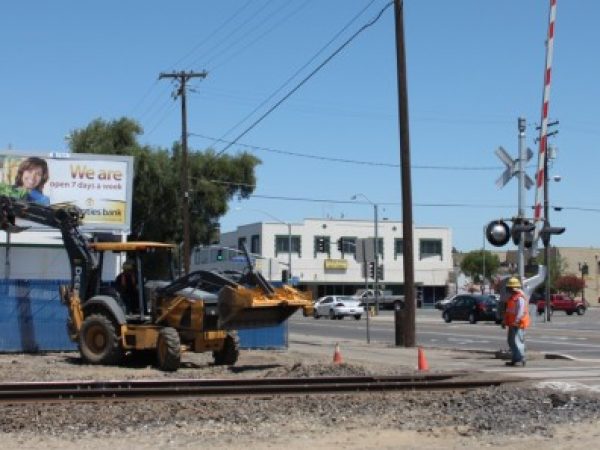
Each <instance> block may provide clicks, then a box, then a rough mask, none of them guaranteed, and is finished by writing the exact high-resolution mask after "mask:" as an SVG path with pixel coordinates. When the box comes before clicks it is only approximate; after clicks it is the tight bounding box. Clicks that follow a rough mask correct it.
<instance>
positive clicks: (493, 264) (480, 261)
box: [460, 250, 500, 281]
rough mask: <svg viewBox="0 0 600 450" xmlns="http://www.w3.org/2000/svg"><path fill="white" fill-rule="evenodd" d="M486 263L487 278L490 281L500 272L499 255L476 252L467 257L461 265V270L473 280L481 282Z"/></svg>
mask: <svg viewBox="0 0 600 450" xmlns="http://www.w3.org/2000/svg"><path fill="white" fill-rule="evenodd" d="M484 261H485V278H486V279H489V278H490V277H491V276H493V275H494V274H496V272H498V268H499V267H500V259H499V258H498V256H497V255H494V254H492V253H491V252H489V251H487V250H485V251H484V250H474V251H472V252H469V253H467V254H466V255H465V257H464V258H463V260H462V262H461V263H460V270H461V271H462V272H463V273H464V274H466V275H468V276H470V277H471V278H473V279H474V280H475V281H481V275H482V274H483V269H484V267H483V266H484Z"/></svg>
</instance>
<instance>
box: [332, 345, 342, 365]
mask: <svg viewBox="0 0 600 450" xmlns="http://www.w3.org/2000/svg"><path fill="white" fill-rule="evenodd" d="M342 362H343V360H342V353H341V352H340V344H338V343H336V344H335V352H333V363H334V364H342Z"/></svg>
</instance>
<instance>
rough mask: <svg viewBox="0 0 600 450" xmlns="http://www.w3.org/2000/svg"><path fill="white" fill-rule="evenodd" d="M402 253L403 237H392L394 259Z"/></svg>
mask: <svg viewBox="0 0 600 450" xmlns="http://www.w3.org/2000/svg"><path fill="white" fill-rule="evenodd" d="M402 255H404V239H394V259H398V257H402Z"/></svg>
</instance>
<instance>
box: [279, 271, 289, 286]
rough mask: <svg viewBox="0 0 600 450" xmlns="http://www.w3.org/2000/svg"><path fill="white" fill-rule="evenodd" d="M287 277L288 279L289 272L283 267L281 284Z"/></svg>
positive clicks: (284, 282) (285, 281) (286, 280)
mask: <svg viewBox="0 0 600 450" xmlns="http://www.w3.org/2000/svg"><path fill="white" fill-rule="evenodd" d="M288 279H289V273H288V271H287V269H283V270H282V271H281V282H282V283H283V284H287V282H288Z"/></svg>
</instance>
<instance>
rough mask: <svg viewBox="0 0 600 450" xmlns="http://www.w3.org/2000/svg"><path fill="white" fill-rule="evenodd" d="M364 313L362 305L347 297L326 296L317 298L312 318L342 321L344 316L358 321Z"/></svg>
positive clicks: (358, 301)
mask: <svg viewBox="0 0 600 450" xmlns="http://www.w3.org/2000/svg"><path fill="white" fill-rule="evenodd" d="M364 312H365V306H364V303H363V302H361V301H360V300H357V299H356V298H354V297H351V296H349V295H327V296H325V297H321V298H319V299H318V300H317V301H316V302H315V307H314V312H313V317H314V318H315V319H319V318H320V317H329V318H330V319H331V320H333V319H343V318H344V317H346V316H352V317H354V318H355V319H356V320H360V318H361V317H362V314H363V313H364Z"/></svg>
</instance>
